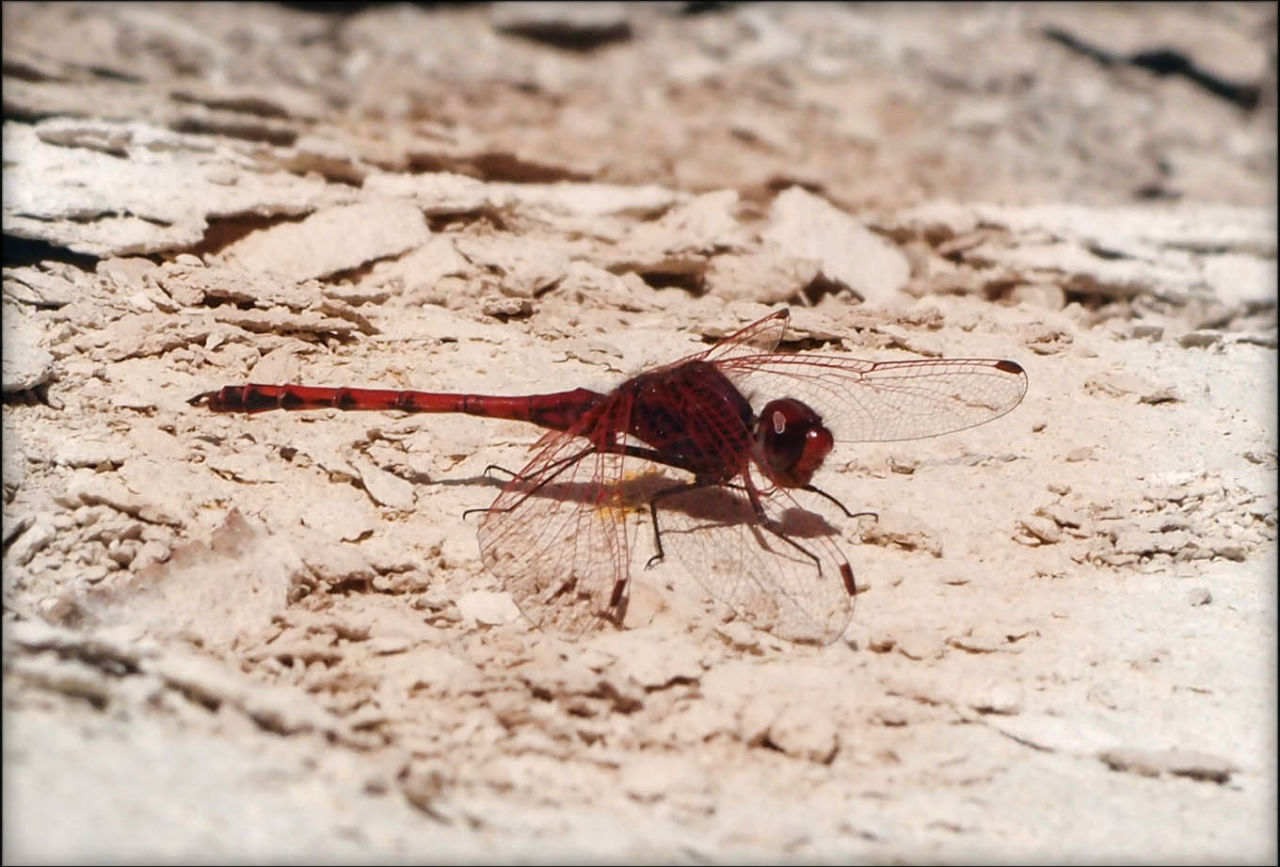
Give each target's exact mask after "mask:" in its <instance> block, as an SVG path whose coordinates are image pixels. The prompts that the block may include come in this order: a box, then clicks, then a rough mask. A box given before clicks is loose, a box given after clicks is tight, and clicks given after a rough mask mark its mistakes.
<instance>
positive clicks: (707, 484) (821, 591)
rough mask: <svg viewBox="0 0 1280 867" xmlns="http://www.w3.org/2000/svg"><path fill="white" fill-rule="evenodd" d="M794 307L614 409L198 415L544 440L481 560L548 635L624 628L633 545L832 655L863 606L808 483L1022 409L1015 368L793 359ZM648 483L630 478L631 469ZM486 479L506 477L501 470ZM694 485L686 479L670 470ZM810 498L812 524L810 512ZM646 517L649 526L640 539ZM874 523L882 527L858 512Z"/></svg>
mask: <svg viewBox="0 0 1280 867" xmlns="http://www.w3.org/2000/svg"><path fill="white" fill-rule="evenodd" d="M789 321H790V311H789V310H788V309H787V308H783V309H781V310H778V311H776V312H774V313H771V314H770V315H768V316H765V317H764V318H763V319H760V320H759V321H757V322H755V323H753V324H751V325H748V326H746V327H745V328H742V329H741V330H739V331H737V332H736V333H733V334H731V335H729V336H728V337H726V338H725V339H723V340H722V341H720V342H719V343H716V344H715V345H713V346H711V347H710V348H708V349H706V350H704V351H702V352H698V353H695V354H692V355H689V356H687V357H685V358H682V359H680V360H678V361H675V362H672V363H670V364H667V365H664V366H661V367H656V368H653V369H649V370H645V371H642V372H640V373H638V374H637V375H635V376H632V377H630V378H629V379H627V380H626V381H624V382H622V383H621V384H619V385H618V386H617V387H615V388H614V389H613V390H612V391H608V392H600V391H593V390H590V389H587V388H575V389H572V390H570V391H559V392H552V393H545V394H533V395H520V396H505V395H478V394H461V393H439V392H424V391H412V390H393V389H373V388H346V387H318V386H307V385H295V384H288V385H264V384H249V385H229V386H224V387H222V388H219V389H217V390H215V391H206V392H202V393H201V394H198V395H196V396H195V397H193V398H191V399H190V400H189V403H190V404H192V405H196V406H204V407H206V408H207V409H209V410H212V411H214V412H223V413H225V412H241V413H257V412H263V411H267V410H277V409H279V410H313V409H325V408H331V409H338V410H373V411H392V410H397V411H400V412H405V413H466V414H469V415H474V416H482V417H486V418H497V419H508V420H515V421H523V422H530V423H532V424H535V425H538V426H539V427H542V428H545V429H546V431H547V432H546V433H545V434H544V435H543V436H542V438H541V439H539V440H538V441H537V442H536V443H535V444H534V445H533V446H532V451H533V456H532V459H531V460H529V462H528V464H526V465H525V466H524V468H523V469H521V470H519V471H517V472H510V471H505V472H507V475H509V476H510V480H509V481H507V482H506V484H505V486H504V487H503V489H502V491H501V492H500V493H499V494H498V496H497V498H496V499H495V500H494V502H493V504H492V505H491V506H489V507H488V508H487V509H480V510H474V511H481V512H483V515H482V517H481V520H480V526H479V529H478V531H477V535H478V539H479V546H480V555H481V560H482V562H483V563H484V565H485V567H486V568H488V569H489V571H490V572H491V573H493V574H494V575H495V576H496V577H497V578H498V579H499V580H500V581H501V582H502V584H503V586H504V588H505V589H506V590H508V591H509V592H510V593H511V595H512V598H513V599H514V600H515V602H516V604H517V605H518V606H519V608H520V609H521V611H522V612H523V613H524V614H525V616H526V617H528V618H529V620H531V621H532V622H533V623H535V624H536V625H538V626H539V627H542V628H544V629H551V630H555V631H560V632H563V633H569V634H581V633H583V632H586V631H588V630H590V629H591V628H592V627H593V626H596V627H599V626H602V625H603V624H604V623H605V622H612V623H614V624H617V625H621V624H622V620H623V617H624V616H625V612H626V607H627V602H628V600H629V597H630V593H629V585H630V580H631V542H632V537H633V536H634V534H635V527H634V526H633V525H635V524H638V525H639V526H643V523H648V524H649V525H651V528H652V534H653V546H654V553H653V555H652V556H651V557H650V558H649V560H648V561H647V563H646V568H647V567H650V566H653V565H655V564H656V563H658V562H660V561H662V560H663V559H664V558H665V557H666V552H667V550H668V549H671V550H672V551H674V552H675V554H676V558H677V559H678V560H679V561H681V562H682V563H683V564H684V565H685V567H686V568H687V569H688V571H689V572H691V573H692V575H693V576H694V577H695V578H696V579H697V580H698V581H699V582H700V583H701V584H702V586H703V587H704V589H706V590H707V591H708V593H710V595H711V596H713V597H715V598H717V599H719V600H721V601H722V602H724V603H726V604H727V605H728V606H729V607H730V608H732V609H733V610H734V611H735V612H736V613H737V615H738V616H740V617H742V618H743V619H745V620H747V621H748V622H749V623H751V624H752V625H754V626H756V627H757V628H760V629H763V630H766V631H768V632H770V633H772V634H775V635H778V636H780V637H782V638H785V639H788V640H791V641H795V642H802V643H812V644H829V643H831V642H833V641H835V640H836V639H838V638H839V637H840V636H841V635H842V634H843V633H844V631H845V630H846V628H847V627H848V624H849V622H850V620H851V618H852V613H853V604H854V598H855V596H856V595H857V593H858V591H859V588H858V585H857V582H856V581H855V579H854V574H853V568H852V566H851V565H850V563H849V560H848V558H847V557H846V556H845V554H844V552H843V550H842V549H841V547H840V545H839V544H838V543H837V541H836V540H837V538H838V537H839V535H840V531H839V529H838V528H837V526H836V525H834V524H832V523H831V522H830V521H829V520H828V519H827V517H826V515H825V514H824V513H823V512H825V513H829V514H834V513H833V512H832V511H831V509H832V506H833V504H834V507H835V508H837V509H838V512H839V513H840V516H841V518H856V517H859V515H855V514H854V513H851V512H850V511H849V510H848V509H847V508H845V506H844V505H843V504H842V503H841V502H840V501H839V500H838V499H837V498H835V497H834V496H832V495H831V494H829V493H827V492H826V491H824V490H822V489H821V488H819V487H817V486H816V485H815V484H813V478H814V476H815V475H816V474H817V473H818V471H819V470H820V469H821V468H822V466H823V464H824V462H825V461H826V459H827V457H828V456H829V455H830V453H831V452H832V450H833V448H834V447H835V444H836V443H837V442H842V443H847V442H854V443H856V442H891V441H898V440H911V439H920V438H924V437H933V436H938V435H941V434H945V433H951V432H955V431H960V430H964V429H966V428H970V427H974V426H976V425H980V424H984V423H986V422H989V421H992V420H993V419H997V418H999V417H1001V416H1003V415H1005V414H1006V413H1008V412H1009V411H1010V410H1012V409H1013V408H1014V407H1016V406H1017V405H1018V404H1019V403H1020V402H1021V401H1022V398H1023V396H1024V395H1025V394H1026V391H1027V375H1026V372H1025V371H1024V370H1023V368H1022V366H1021V365H1019V364H1018V363H1017V362H1015V361H1008V360H1001V359H994V358H952V359H945V358H929V359H910V360H889V361H864V360H860V359H857V358H853V357H850V356H847V355H844V354H823V353H816V352H795V353H791V352H780V351H778V347H779V346H780V345H781V344H782V342H783V339H784V337H785V334H786V330H787V327H788V323H789ZM636 466H639V467H641V468H646V467H647V468H648V469H649V472H647V473H645V472H641V473H637V472H632V471H630V470H631V468H633V467H636ZM491 469H495V468H492V467H491ZM668 469H674V470H677V471H680V473H681V474H682V475H681V476H680V478H679V479H672V478H671V477H670V476H669V475H668V474H667V473H666V470H668ZM801 498H803V499H804V500H805V501H806V502H807V503H808V504H809V505H810V506H811V507H812V506H817V507H819V508H821V509H822V510H823V512H817V511H814V510H813V508H806V507H805V506H802V505H801V504H800V502H799V500H800V499H801ZM628 514H633V515H634V514H639V515H641V516H643V518H647V521H644V522H642V521H634V522H629V521H628ZM861 514H871V513H861Z"/></svg>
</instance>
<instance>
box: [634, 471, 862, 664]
mask: <svg viewBox="0 0 1280 867" xmlns="http://www.w3.org/2000/svg"><path fill="white" fill-rule="evenodd" d="M761 505H762V507H763V510H764V515H763V516H759V515H757V513H756V511H755V510H754V509H753V508H752V507H751V504H750V501H749V499H748V497H747V494H746V492H745V490H743V489H742V488H740V487H725V486H716V487H705V488H698V489H695V490H691V491H688V492H686V493H681V494H677V495H674V496H669V497H664V498H662V500H661V507H660V509H659V514H658V521H659V526H660V528H661V533H662V544H663V546H664V547H665V548H666V549H667V550H668V551H669V552H670V553H672V554H674V555H675V557H676V558H677V559H678V560H679V561H680V562H681V563H682V564H683V565H684V566H685V568H686V569H688V571H689V572H690V574H692V575H693V577H694V578H695V579H696V580H697V581H698V582H699V583H700V584H701V585H702V586H703V588H704V589H705V590H706V591H707V592H708V593H710V594H711V595H712V596H714V597H715V598H717V599H719V600H720V601H721V602H724V603H725V604H727V605H729V606H730V607H731V608H733V609H734V611H736V612H737V613H738V615H739V616H740V617H742V618H743V619H744V620H746V621H747V622H749V623H751V624H752V625H753V626H755V627H757V628H759V629H763V630H765V631H767V632H770V633H771V634H773V635H776V636H778V637H779V638H785V639H787V640H789V641H797V642H803V643H810V644H824V645H825V644H830V643H831V642H833V641H835V640H836V639H837V638H839V637H840V635H841V634H843V632H844V630H845V628H846V627H847V626H848V625H849V619H850V618H851V617H852V616H853V600H854V596H853V593H852V592H851V591H852V590H853V572H852V568H851V567H850V565H849V561H848V559H847V558H846V557H845V555H844V553H843V552H842V551H841V550H840V547H839V546H838V545H837V544H836V539H837V538H838V537H839V533H840V530H839V526H838V524H836V523H831V522H828V521H827V520H826V519H825V518H824V517H822V516H821V515H820V514H818V513H816V512H813V511H809V510H807V509H805V508H802V507H801V506H800V505H799V504H798V503H797V502H796V500H795V499H794V498H793V497H792V496H791V494H789V493H788V492H787V491H785V490H783V489H780V488H776V489H773V490H772V491H771V492H769V493H768V494H764V493H762V494H761ZM844 520H846V521H847V520H848V519H847V518H846V519H844ZM784 536H785V539H784V538H783V537H784ZM787 540H790V541H787Z"/></svg>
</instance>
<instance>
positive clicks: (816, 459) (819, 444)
mask: <svg viewBox="0 0 1280 867" xmlns="http://www.w3.org/2000/svg"><path fill="white" fill-rule="evenodd" d="M834 443H835V441H834V438H833V437H832V436H831V431H829V430H827V428H826V425H824V424H823V423H822V416H820V415H818V413H817V412H815V411H814V410H813V409H812V408H811V407H810V406H809V405H808V404H806V403H804V402H802V401H799V400H796V399H795V398H792V397H785V398H782V399H780V400H771V401H769V403H767V404H766V405H765V408H764V412H762V413H760V417H759V418H758V419H757V420H756V442H755V458H756V462H757V463H758V464H759V465H760V468H761V469H762V470H763V471H764V473H765V475H766V476H768V477H769V479H770V480H771V481H772V482H773V483H774V484H776V485H781V486H782V487H784V488H803V487H805V486H806V485H808V484H809V480H810V479H811V478H812V477H813V474H814V473H815V472H817V471H818V468H819V467H821V466H822V462H823V461H824V460H826V457H827V455H828V454H830V453H831V447H832V446H833V445H834Z"/></svg>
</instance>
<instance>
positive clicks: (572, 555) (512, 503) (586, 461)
mask: <svg viewBox="0 0 1280 867" xmlns="http://www.w3.org/2000/svg"><path fill="white" fill-rule="evenodd" d="M613 403H614V404H617V403H618V401H614V402H613ZM627 409H628V407H626V406H616V405H610V406H606V408H605V414H604V415H603V416H598V417H597V419H598V420H602V421H603V422H609V421H610V418H609V413H612V414H613V415H614V416H616V415H618V414H621V413H624V412H625V411H626V410H627ZM617 421H618V419H616V418H614V419H613V422H615V423H616V422H617ZM623 421H625V419H623ZM624 429H625V427H624ZM586 433H587V431H585V430H580V429H578V430H570V431H567V432H556V433H551V434H548V435H547V436H546V437H544V438H543V439H542V440H541V441H540V443H539V445H540V446H541V449H540V450H539V451H538V453H537V454H536V455H535V456H534V458H533V460H531V461H530V462H529V464H528V466H526V467H525V468H524V469H523V470H521V471H520V472H519V473H518V474H517V475H516V476H515V478H514V479H512V481H511V482H510V483H509V484H508V485H507V486H506V488H504V489H503V491H502V493H501V494H499V495H498V498H497V499H496V500H494V502H493V505H492V506H491V507H490V508H489V510H488V511H487V512H486V513H485V515H484V517H483V519H482V520H481V524H480V529H479V532H478V536H479V540H480V557H481V559H482V560H483V561H484V564H485V566H486V567H487V568H488V569H489V571H490V572H492V573H493V574H494V575H496V576H498V577H499V578H501V579H502V581H503V585H504V586H505V587H506V589H507V590H508V591H509V592H510V593H511V595H512V598H514V599H515V602H516V604H517V605H518V606H519V607H520V610H521V611H522V612H524V614H525V616H526V617H528V618H529V619H530V620H532V621H533V622H534V623H535V624H537V625H538V626H540V627H543V628H545V629H550V630H553V631H557V632H566V633H581V632H584V631H586V630H588V629H591V628H593V627H598V626H601V625H602V624H603V623H604V621H605V620H606V619H613V620H615V621H616V620H617V619H618V617H619V614H620V612H618V611H616V610H614V609H613V608H611V605H610V603H611V600H612V597H613V595H614V589H615V587H618V586H621V585H620V584H619V582H622V584H625V582H626V581H627V578H628V562H629V548H628V544H627V526H626V520H625V518H626V515H625V504H624V503H623V502H622V499H621V496H620V494H619V490H620V487H619V484H618V483H619V482H620V480H621V479H622V474H623V465H622V463H623V456H622V455H616V454H602V453H600V452H597V451H595V450H594V449H593V448H592V447H591V444H590V442H589V441H588V440H586V439H583V438H582V437H583V436H585V435H586Z"/></svg>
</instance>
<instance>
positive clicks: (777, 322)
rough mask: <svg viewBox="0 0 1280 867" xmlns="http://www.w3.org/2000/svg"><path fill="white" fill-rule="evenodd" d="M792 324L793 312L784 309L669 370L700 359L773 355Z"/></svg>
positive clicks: (725, 359) (688, 357)
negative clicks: (788, 324)
mask: <svg viewBox="0 0 1280 867" xmlns="http://www.w3.org/2000/svg"><path fill="white" fill-rule="evenodd" d="M790 321H791V311H790V310H787V309H786V308H783V309H782V310H778V311H776V312H774V313H770V314H769V315H768V316H766V317H764V318H763V319H760V320H758V321H756V322H753V323H751V324H750V325H748V326H747V327H745V328H743V329H741V330H739V331H735V332H734V333H733V334H730V335H729V336H728V337H725V338H724V339H722V340H721V341H720V342H718V343H717V344H716V345H715V346H712V347H711V348H710V349H704V350H703V351H702V352H695V353H694V354H693V355H690V356H687V357H685V358H682V359H680V360H679V361H677V362H674V363H673V364H670V365H668V367H674V366H676V365H679V364H683V363H684V362H686V361H692V360H694V359H701V360H703V361H715V362H721V361H728V360H729V359H733V358H741V357H745V356H754V355H760V354H762V353H769V352H773V351H774V350H775V349H777V348H778V344H779V343H780V342H781V341H782V335H783V334H784V333H786V330H787V323H788V322H790Z"/></svg>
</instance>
